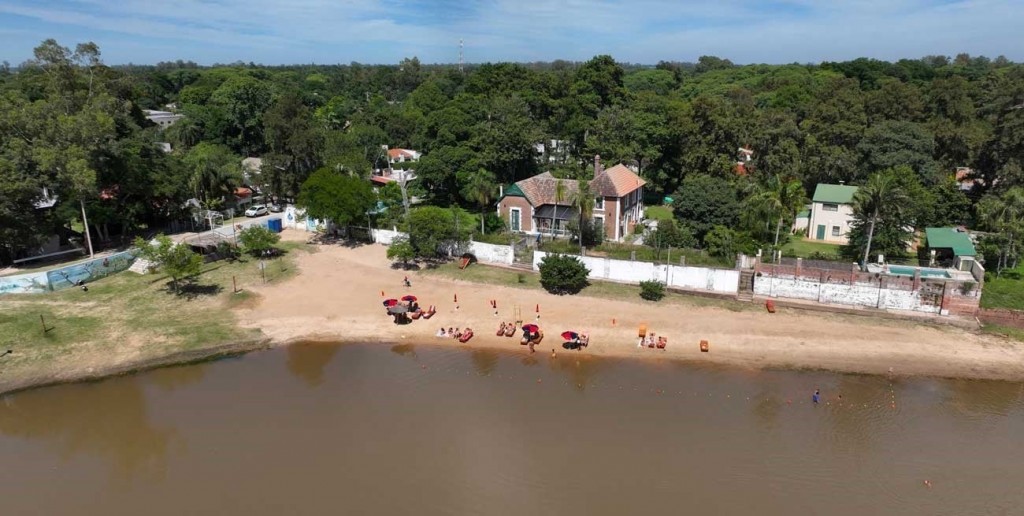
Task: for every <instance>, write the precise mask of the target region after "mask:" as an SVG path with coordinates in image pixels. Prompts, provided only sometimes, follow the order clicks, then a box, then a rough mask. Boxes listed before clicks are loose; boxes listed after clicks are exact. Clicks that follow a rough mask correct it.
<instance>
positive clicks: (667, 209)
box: [644, 206, 673, 220]
mask: <svg viewBox="0 0 1024 516" xmlns="http://www.w3.org/2000/svg"><path fill="white" fill-rule="evenodd" d="M644 216H645V217H647V218H649V219H654V220H672V218H673V216H672V207H671V206H648V207H647V208H646V209H645V210H644Z"/></svg>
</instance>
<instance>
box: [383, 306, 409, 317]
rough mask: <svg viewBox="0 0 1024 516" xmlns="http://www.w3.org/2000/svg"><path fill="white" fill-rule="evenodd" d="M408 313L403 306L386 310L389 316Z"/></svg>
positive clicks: (406, 308) (407, 309)
mask: <svg viewBox="0 0 1024 516" xmlns="http://www.w3.org/2000/svg"><path fill="white" fill-rule="evenodd" d="M408 311H409V307H408V306H405V305H395V306H392V307H389V308H388V313H389V314H391V315H395V314H404V313H407V312H408Z"/></svg>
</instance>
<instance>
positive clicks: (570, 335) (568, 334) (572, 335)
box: [562, 331, 579, 340]
mask: <svg viewBox="0 0 1024 516" xmlns="http://www.w3.org/2000/svg"><path fill="white" fill-rule="evenodd" d="M577 337H579V334H578V333H576V332H574V331H563V332H562V338H563V339H565V340H575V339H576V338H577Z"/></svg>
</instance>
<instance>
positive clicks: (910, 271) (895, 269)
mask: <svg viewBox="0 0 1024 516" xmlns="http://www.w3.org/2000/svg"><path fill="white" fill-rule="evenodd" d="M914 269H915V267H908V266H906V265H890V266H889V274H896V275H899V276H913V275H914ZM921 277H922V278H949V277H950V276H949V273H948V272H946V271H944V270H942V269H929V268H927V267H921Z"/></svg>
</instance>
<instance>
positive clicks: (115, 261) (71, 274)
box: [46, 251, 135, 290]
mask: <svg viewBox="0 0 1024 516" xmlns="http://www.w3.org/2000/svg"><path fill="white" fill-rule="evenodd" d="M134 261H135V253H134V252H132V251H125V252H122V253H117V254H114V255H111V256H107V257H104V258H97V259H95V260H90V261H87V262H82V263H76V264H74V265H69V266H67V267H61V268H60V269H54V270H52V271H48V272H47V273H46V277H47V278H48V280H49V283H50V290H61V289H65V288H70V287H73V286H75V285H76V284H78V282H79V281H81V282H85V283H88V282H90V281H96V280H98V279H100V278H105V277H107V276H110V275H111V274H114V273H117V272H121V271H124V270H127V269H128V268H129V267H131V266H132V262H134Z"/></svg>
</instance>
